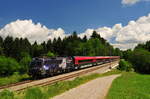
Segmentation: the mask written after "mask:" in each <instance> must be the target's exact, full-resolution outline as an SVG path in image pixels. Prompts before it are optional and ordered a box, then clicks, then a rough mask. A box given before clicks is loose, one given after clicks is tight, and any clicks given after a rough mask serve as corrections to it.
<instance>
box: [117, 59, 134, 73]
mask: <svg viewBox="0 0 150 99" xmlns="http://www.w3.org/2000/svg"><path fill="white" fill-rule="evenodd" d="M118 69H119V70H124V71H131V70H132V65H131V63H129V62H128V61H125V60H124V59H121V60H120V62H119V67H118Z"/></svg>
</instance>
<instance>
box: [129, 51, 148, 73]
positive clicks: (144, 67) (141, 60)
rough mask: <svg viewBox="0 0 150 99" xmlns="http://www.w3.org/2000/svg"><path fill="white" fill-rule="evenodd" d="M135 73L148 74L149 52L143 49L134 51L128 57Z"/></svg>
mask: <svg viewBox="0 0 150 99" xmlns="http://www.w3.org/2000/svg"><path fill="white" fill-rule="evenodd" d="M129 61H130V62H131V63H132V64H133V65H134V68H135V70H136V71H137V72H141V73H149V74H150V52H148V51H147V50H143V49H135V50H134V51H133V52H132V53H131V54H130V57H129Z"/></svg>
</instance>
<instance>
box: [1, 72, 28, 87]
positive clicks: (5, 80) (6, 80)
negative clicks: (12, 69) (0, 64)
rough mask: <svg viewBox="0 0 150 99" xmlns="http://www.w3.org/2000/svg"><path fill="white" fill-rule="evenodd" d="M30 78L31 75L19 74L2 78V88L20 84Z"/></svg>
mask: <svg viewBox="0 0 150 99" xmlns="http://www.w3.org/2000/svg"><path fill="white" fill-rule="evenodd" d="M28 78H29V75H27V74H23V75H19V74H17V73H16V74H13V75H12V76H9V77H1V78H0V86H3V85H8V84H12V83H16V82H20V81H23V80H25V79H28Z"/></svg>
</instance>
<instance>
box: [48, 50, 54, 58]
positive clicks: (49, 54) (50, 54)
mask: <svg viewBox="0 0 150 99" xmlns="http://www.w3.org/2000/svg"><path fill="white" fill-rule="evenodd" d="M47 56H48V57H54V56H56V55H55V54H54V53H52V52H50V51H49V52H48V53H47Z"/></svg>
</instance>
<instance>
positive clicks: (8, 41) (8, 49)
mask: <svg viewBox="0 0 150 99" xmlns="http://www.w3.org/2000/svg"><path fill="white" fill-rule="evenodd" d="M3 46H4V54H5V55H6V56H11V55H12V53H13V50H12V48H13V38H12V37H10V36H7V37H6V38H5V40H4V43H3Z"/></svg>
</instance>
